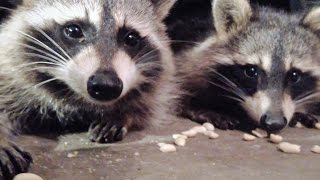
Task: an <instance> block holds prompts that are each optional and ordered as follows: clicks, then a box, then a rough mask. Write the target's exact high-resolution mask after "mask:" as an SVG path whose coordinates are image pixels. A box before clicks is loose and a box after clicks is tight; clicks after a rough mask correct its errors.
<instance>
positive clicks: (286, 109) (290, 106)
mask: <svg viewBox="0 0 320 180" xmlns="http://www.w3.org/2000/svg"><path fill="white" fill-rule="evenodd" d="M282 109H283V114H284V117H285V118H286V119H287V120H288V122H290V120H291V119H292V117H293V114H294V113H295V109H296V107H295V103H294V102H293V101H292V99H291V96H290V95H288V94H284V97H283V101H282Z"/></svg>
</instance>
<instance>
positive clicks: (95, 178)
mask: <svg viewBox="0 0 320 180" xmlns="http://www.w3.org/2000/svg"><path fill="white" fill-rule="evenodd" d="M196 125H197V124H195V123H192V122H190V121H187V120H181V121H177V122H174V123H173V124H170V125H167V126H164V127H162V128H161V129H156V130H150V131H148V130H146V131H141V132H132V133H129V135H128V137H127V138H126V139H125V140H124V141H123V142H120V143H116V144H110V145H99V144H96V143H92V142H90V141H89V140H88V135H87V133H82V134H71V135H66V136H63V137H59V138H43V137H34V136H22V137H20V138H19V142H20V144H22V145H23V147H24V148H25V149H26V150H28V151H30V152H31V153H32V154H33V157H34V163H33V165H32V167H31V169H30V172H32V173H35V174H38V175H40V176H41V177H43V178H44V179H48V180H100V179H101V180H102V179H111V180H112V179H116V180H118V179H121V180H125V179H139V180H144V179H145V180H149V179H161V180H162V179H169V180H170V179H173V180H175V179H182V180H193V179H195V180H199V179H200V180H201V179H228V180H229V179H273V180H275V179H291V180H295V179H297V180H298V179H319V178H320V154H314V153H312V152H311V151H310V149H311V147H312V146H313V145H320V130H315V129H306V128H287V129H285V130H284V131H283V132H282V133H281V135H282V136H283V137H284V139H285V141H288V142H291V143H296V144H299V145H302V152H301V153H300V154H285V153H282V152H280V151H279V150H277V147H276V145H275V144H272V143H270V142H268V140H267V139H257V140H255V141H252V142H245V141H243V140H242V137H243V132H240V131H220V130H216V132H217V133H218V134H220V137H219V138H218V139H215V140H210V139H208V138H207V137H205V136H204V135H198V136H196V137H195V138H189V139H188V140H187V145H186V146H185V147H178V148H177V152H172V153H162V152H160V151H159V147H158V145H157V143H158V142H167V143H172V142H173V139H172V137H171V136H172V134H174V133H180V132H181V131H184V130H187V129H189V128H191V127H193V126H196Z"/></svg>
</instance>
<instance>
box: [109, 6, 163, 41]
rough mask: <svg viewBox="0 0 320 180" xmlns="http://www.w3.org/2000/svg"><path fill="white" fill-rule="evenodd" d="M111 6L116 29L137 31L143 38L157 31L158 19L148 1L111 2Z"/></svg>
mask: <svg viewBox="0 0 320 180" xmlns="http://www.w3.org/2000/svg"><path fill="white" fill-rule="evenodd" d="M109 6H110V10H111V15H112V16H113V18H114V20H115V26H116V27H118V28H121V27H124V26H127V27H131V28H134V29H137V30H139V31H140V33H141V35H142V36H146V35H147V34H148V33H149V32H150V31H151V32H152V31H157V30H156V28H157V24H156V23H155V22H157V18H156V16H155V14H154V11H153V6H152V4H151V3H150V2H149V1H148V0H130V1H126V0H118V1H115V2H114V1H113V2H111V3H110V4H109Z"/></svg>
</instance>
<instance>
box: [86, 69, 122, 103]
mask: <svg viewBox="0 0 320 180" xmlns="http://www.w3.org/2000/svg"><path fill="white" fill-rule="evenodd" d="M122 89H123V84H122V81H121V79H119V77H118V76H117V74H116V73H115V72H109V71H107V72H98V73H96V74H94V75H92V76H91V77H90V78H89V80H88V82H87V91H88V93H89V95H90V96H91V97H92V98H94V99H96V100H98V101H111V100H114V99H116V98H118V97H119V96H120V95H121V92H122Z"/></svg>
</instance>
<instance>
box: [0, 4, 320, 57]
mask: <svg viewBox="0 0 320 180" xmlns="http://www.w3.org/2000/svg"><path fill="white" fill-rule="evenodd" d="M21 1H22V0H0V7H7V8H10V9H14V8H16V6H17V5H19V4H20V3H21ZM250 2H251V3H252V4H253V5H257V4H258V5H262V6H270V7H274V8H278V9H282V10H285V11H288V12H298V11H301V10H303V9H306V8H309V7H311V6H314V5H320V0H251V1H250ZM9 14H10V11H8V10H4V9H1V8H0V23H2V22H3V21H5V20H6V18H7V17H8V15H9ZM165 23H166V24H167V26H168V34H169V37H170V38H171V39H172V40H173V42H172V48H173V50H174V51H175V52H176V53H178V52H179V51H180V50H182V49H185V48H187V47H192V46H193V45H194V43H192V42H199V41H202V40H203V39H205V38H206V37H208V36H209V35H210V34H211V33H212V32H214V31H215V29H214V27H213V20H212V16H211V0H179V1H178V2H177V3H176V5H175V7H174V8H173V9H172V11H171V13H170V16H169V17H168V18H167V19H166V20H165Z"/></svg>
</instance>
